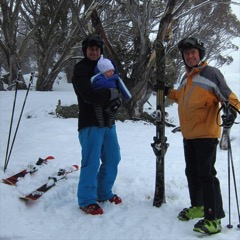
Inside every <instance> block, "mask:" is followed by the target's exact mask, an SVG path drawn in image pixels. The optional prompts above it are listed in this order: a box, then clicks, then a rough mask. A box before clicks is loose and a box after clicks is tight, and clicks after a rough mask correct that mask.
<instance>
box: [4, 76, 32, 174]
mask: <svg viewBox="0 0 240 240" xmlns="http://www.w3.org/2000/svg"><path fill="white" fill-rule="evenodd" d="M33 76H34V73H33V72H32V73H31V76H30V81H29V84H28V88H27V92H26V95H25V98H24V102H23V105H22V109H21V113H20V116H19V119H18V123H17V127H16V130H15V133H14V137H13V141H12V144H11V148H10V151H9V154H8V158H7V162H6V164H5V166H4V171H5V170H6V169H7V165H8V163H9V160H10V157H11V153H12V149H13V145H14V142H15V139H16V135H17V132H18V128H19V124H20V121H21V118H22V114H23V110H24V107H25V104H26V100H27V97H28V93H29V90H30V87H31V85H32V81H33Z"/></svg>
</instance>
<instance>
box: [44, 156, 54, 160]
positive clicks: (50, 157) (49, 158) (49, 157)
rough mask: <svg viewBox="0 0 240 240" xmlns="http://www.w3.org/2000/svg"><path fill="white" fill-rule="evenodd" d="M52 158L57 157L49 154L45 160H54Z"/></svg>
mask: <svg viewBox="0 0 240 240" xmlns="http://www.w3.org/2000/svg"><path fill="white" fill-rule="evenodd" d="M52 159H55V158H54V157H53V156H48V157H46V158H45V159H44V160H52Z"/></svg>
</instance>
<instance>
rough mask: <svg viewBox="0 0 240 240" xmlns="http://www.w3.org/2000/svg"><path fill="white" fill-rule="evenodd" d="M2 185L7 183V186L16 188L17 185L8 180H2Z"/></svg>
mask: <svg viewBox="0 0 240 240" xmlns="http://www.w3.org/2000/svg"><path fill="white" fill-rule="evenodd" d="M2 183H5V184H7V185H10V186H16V183H13V182H11V181H9V180H7V179H2Z"/></svg>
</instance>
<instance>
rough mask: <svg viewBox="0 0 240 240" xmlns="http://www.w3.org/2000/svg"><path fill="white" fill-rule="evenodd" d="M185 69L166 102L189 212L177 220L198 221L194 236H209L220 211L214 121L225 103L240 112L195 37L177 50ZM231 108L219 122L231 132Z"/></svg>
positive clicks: (215, 229) (218, 130) (216, 227)
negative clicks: (180, 150) (176, 129)
mask: <svg viewBox="0 0 240 240" xmlns="http://www.w3.org/2000/svg"><path fill="white" fill-rule="evenodd" d="M178 48H179V50H180V52H181V54H182V58H183V61H184V63H185V66H186V73H185V76H184V77H183V78H182V80H181V83H180V86H179V87H178V89H171V88H170V89H169V88H166V90H167V91H165V93H166V95H167V97H168V98H169V99H171V100H173V101H175V102H176V103H178V114H179V119H180V126H181V131H182V135H183V145H184V155H185V162H186V169H185V174H186V177H187V181H188V187H189V195H190V201H191V206H190V207H189V208H184V209H183V210H182V211H181V212H180V213H179V215H178V219H179V220H181V221H188V220H190V219H195V218H203V219H201V220H200V221H198V222H197V223H196V224H195V225H194V229H193V230H194V231H197V232H203V233H208V234H214V233H218V232H220V231H221V218H224V217H225V213H224V210H223V203H222V196H221V190H220V183H219V180H218V178H217V177H216V174H217V172H216V170H215V167H214V165H215V161H216V151H217V145H218V142H219V141H218V138H219V137H220V135H221V128H220V126H219V124H218V123H220V117H219V116H218V118H219V119H218V122H217V121H216V118H217V115H219V114H218V111H219V107H220V106H219V105H220V103H224V102H229V103H230V104H231V105H232V106H233V107H234V108H235V109H240V103H239V100H238V98H237V97H236V95H235V94H234V93H233V92H232V91H231V89H230V88H229V87H228V85H227V83H226V81H225V79H224V76H223V75H222V73H221V72H220V71H219V70H218V69H217V68H215V67H211V66H209V65H208V64H207V62H206V61H204V60H203V59H204V56H205V47H204V44H203V43H202V42H200V41H199V40H198V39H196V38H194V37H189V38H184V39H183V40H181V41H180V42H179V44H178ZM234 108H230V111H229V114H228V115H224V116H223V117H222V120H223V125H225V127H228V128H230V127H231V126H232V124H233V123H234V120H235V118H236V116H237V113H236V111H235V110H234Z"/></svg>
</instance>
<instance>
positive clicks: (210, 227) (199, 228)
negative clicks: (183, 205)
mask: <svg viewBox="0 0 240 240" xmlns="http://www.w3.org/2000/svg"><path fill="white" fill-rule="evenodd" d="M221 230H222V226H221V220H220V219H215V220H207V219H202V220H200V221H198V222H197V223H196V224H195V225H194V228H193V231H195V232H200V233H206V234H209V235H211V234H216V233H219V232H221Z"/></svg>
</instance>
